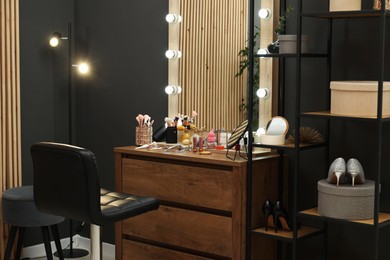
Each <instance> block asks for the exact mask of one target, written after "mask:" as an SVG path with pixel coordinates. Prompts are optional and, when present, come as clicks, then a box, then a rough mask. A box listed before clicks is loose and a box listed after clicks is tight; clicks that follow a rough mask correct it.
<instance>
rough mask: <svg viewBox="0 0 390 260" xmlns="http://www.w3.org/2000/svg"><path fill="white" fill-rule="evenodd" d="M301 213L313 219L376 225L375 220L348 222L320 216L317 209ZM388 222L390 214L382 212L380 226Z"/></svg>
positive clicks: (379, 220)
mask: <svg viewBox="0 0 390 260" xmlns="http://www.w3.org/2000/svg"><path fill="white" fill-rule="evenodd" d="M299 213H300V214H302V215H308V216H312V217H319V218H326V219H333V220H340V221H346V222H352V223H359V224H365V225H374V219H364V220H347V219H335V218H328V217H324V216H320V215H319V214H318V210H317V208H311V209H307V210H303V211H301V212H299ZM387 221H390V214H389V213H383V212H380V213H379V219H378V223H379V224H383V223H385V222H387Z"/></svg>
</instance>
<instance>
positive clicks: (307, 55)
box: [253, 53, 328, 58]
mask: <svg viewBox="0 0 390 260" xmlns="http://www.w3.org/2000/svg"><path fill="white" fill-rule="evenodd" d="M253 57H255V58H297V57H298V55H297V54H296V53H282V54H280V53H270V54H254V55H253ZM327 57H328V54H324V53H302V54H301V58H327Z"/></svg>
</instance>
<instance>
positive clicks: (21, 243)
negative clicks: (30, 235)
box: [15, 227, 26, 259]
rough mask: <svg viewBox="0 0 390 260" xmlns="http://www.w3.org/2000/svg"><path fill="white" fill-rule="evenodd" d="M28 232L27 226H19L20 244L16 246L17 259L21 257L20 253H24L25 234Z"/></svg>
mask: <svg viewBox="0 0 390 260" xmlns="http://www.w3.org/2000/svg"><path fill="white" fill-rule="evenodd" d="M25 233H26V228H25V227H19V236H18V245H17V247H16V254H15V259H20V255H21V253H22V247H23V241H24V234H25Z"/></svg>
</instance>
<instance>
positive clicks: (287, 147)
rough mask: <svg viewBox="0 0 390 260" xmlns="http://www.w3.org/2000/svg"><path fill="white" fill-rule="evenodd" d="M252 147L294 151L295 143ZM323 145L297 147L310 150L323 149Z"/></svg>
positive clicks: (255, 144) (257, 144)
mask: <svg viewBox="0 0 390 260" xmlns="http://www.w3.org/2000/svg"><path fill="white" fill-rule="evenodd" d="M252 146H253V147H262V148H270V149H279V150H293V149H295V143H293V142H286V143H285V144H284V145H267V144H261V143H253V144H252ZM324 146H325V143H317V144H303V143H301V144H300V145H299V149H300V150H306V149H312V148H317V147H324Z"/></svg>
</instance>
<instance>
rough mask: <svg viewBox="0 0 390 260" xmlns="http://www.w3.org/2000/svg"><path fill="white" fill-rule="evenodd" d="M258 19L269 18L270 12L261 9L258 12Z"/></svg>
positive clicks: (266, 9)
mask: <svg viewBox="0 0 390 260" xmlns="http://www.w3.org/2000/svg"><path fill="white" fill-rule="evenodd" d="M259 17H260V18H261V19H267V18H270V17H271V10H270V9H268V8H261V9H260V11H259Z"/></svg>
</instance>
